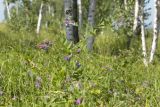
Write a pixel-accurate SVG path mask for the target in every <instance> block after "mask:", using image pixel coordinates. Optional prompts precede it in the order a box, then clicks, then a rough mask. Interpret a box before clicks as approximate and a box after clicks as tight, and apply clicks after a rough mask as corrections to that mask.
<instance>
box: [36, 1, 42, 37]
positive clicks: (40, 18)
mask: <svg viewBox="0 0 160 107" xmlns="http://www.w3.org/2000/svg"><path fill="white" fill-rule="evenodd" d="M42 8H43V2H41V7H40V9H39V17H38V22H37V30H36V33H37V34H39V31H40V27H41V21H42Z"/></svg>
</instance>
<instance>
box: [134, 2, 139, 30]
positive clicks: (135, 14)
mask: <svg viewBox="0 0 160 107" xmlns="http://www.w3.org/2000/svg"><path fill="white" fill-rule="evenodd" d="M138 16H139V0H135V12H134V25H133V32H134V33H135V32H136V30H137V27H138Z"/></svg>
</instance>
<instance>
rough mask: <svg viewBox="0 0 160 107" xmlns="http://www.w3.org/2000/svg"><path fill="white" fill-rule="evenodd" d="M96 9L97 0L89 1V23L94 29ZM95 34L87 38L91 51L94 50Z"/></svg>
mask: <svg viewBox="0 0 160 107" xmlns="http://www.w3.org/2000/svg"><path fill="white" fill-rule="evenodd" d="M95 9H96V0H90V2H89V13H88V24H89V28H90V30H91V29H93V27H94V24H95V20H94V19H95ZM94 39H95V38H94V35H91V34H90V35H89V36H88V38H87V49H88V50H89V51H92V50H93V43H94Z"/></svg>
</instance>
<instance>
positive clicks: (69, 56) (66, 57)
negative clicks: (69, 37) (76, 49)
mask: <svg viewBox="0 0 160 107" xmlns="http://www.w3.org/2000/svg"><path fill="white" fill-rule="evenodd" d="M71 57H72V54H71V55H68V56H65V57H64V60H66V61H70V60H71Z"/></svg>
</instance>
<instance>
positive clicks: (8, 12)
mask: <svg viewBox="0 0 160 107" xmlns="http://www.w3.org/2000/svg"><path fill="white" fill-rule="evenodd" d="M5 5H6V9H7V15H8V19H9V20H10V19H11V14H10V10H9V6H8V1H7V0H5Z"/></svg>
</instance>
